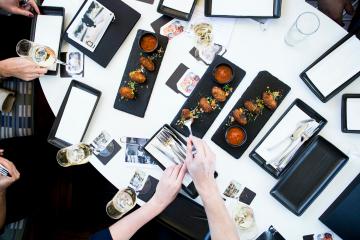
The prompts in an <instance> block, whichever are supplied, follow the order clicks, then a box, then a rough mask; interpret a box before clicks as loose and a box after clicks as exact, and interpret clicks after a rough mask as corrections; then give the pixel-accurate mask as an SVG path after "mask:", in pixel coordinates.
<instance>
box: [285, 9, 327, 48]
mask: <svg viewBox="0 0 360 240" xmlns="http://www.w3.org/2000/svg"><path fill="white" fill-rule="evenodd" d="M319 27H320V19H319V17H318V16H317V15H316V14H315V13H313V12H304V13H302V14H300V15H299V16H298V17H297V19H296V21H295V23H294V24H293V25H292V26H291V28H290V29H289V31H288V32H287V34H286V36H285V39H284V40H285V43H286V44H287V45H289V46H295V45H296V44H298V43H300V42H302V41H303V40H305V39H306V38H307V37H309V36H311V35H313V34H314V33H316V32H317V30H318V29H319Z"/></svg>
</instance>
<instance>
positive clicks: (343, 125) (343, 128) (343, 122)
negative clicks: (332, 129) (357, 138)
mask: <svg viewBox="0 0 360 240" xmlns="http://www.w3.org/2000/svg"><path fill="white" fill-rule="evenodd" d="M348 98H360V94H344V95H343V96H342V100H341V131H343V132H344V133H360V129H359V130H349V129H347V119H346V115H347V109H346V101H347V99H348Z"/></svg>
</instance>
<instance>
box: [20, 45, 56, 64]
mask: <svg viewBox="0 0 360 240" xmlns="http://www.w3.org/2000/svg"><path fill="white" fill-rule="evenodd" d="M16 52H17V54H18V55H19V56H20V57H28V58H30V59H31V60H32V61H33V62H34V63H36V64H38V65H39V66H40V67H45V68H50V67H52V66H53V65H54V64H55V63H56V62H57V56H56V53H55V51H54V50H52V49H51V48H50V47H47V46H44V45H41V44H36V43H34V42H31V41H29V40H26V39H23V40H21V41H19V42H18V44H17V45H16Z"/></svg>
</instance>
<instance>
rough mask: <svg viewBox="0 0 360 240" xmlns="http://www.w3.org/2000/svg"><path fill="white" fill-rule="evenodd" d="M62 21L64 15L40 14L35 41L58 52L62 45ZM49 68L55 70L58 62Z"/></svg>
mask: <svg viewBox="0 0 360 240" xmlns="http://www.w3.org/2000/svg"><path fill="white" fill-rule="evenodd" d="M62 22H63V17H62V16H52V15H38V16H37V20H36V29H35V38H34V42H35V43H38V44H42V45H45V46H48V47H50V48H51V49H52V50H54V51H55V53H56V54H57V53H58V52H59V46H60V38H61V27H62ZM48 69H49V70H50V71H55V70H56V64H54V65H53V66H52V67H49V68H48Z"/></svg>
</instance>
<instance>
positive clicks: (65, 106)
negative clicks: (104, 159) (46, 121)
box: [48, 80, 101, 148]
mask: <svg viewBox="0 0 360 240" xmlns="http://www.w3.org/2000/svg"><path fill="white" fill-rule="evenodd" d="M100 96H101V92H100V91H98V90H96V89H94V88H92V87H90V86H88V85H86V84H84V83H81V82H78V81H75V80H73V81H72V82H71V84H70V86H69V88H68V90H67V92H66V95H65V98H64V100H63V102H62V104H61V107H60V109H59V112H58V114H57V116H56V119H55V122H54V124H53V126H52V128H51V131H50V134H49V137H48V142H49V143H51V144H52V145H54V146H56V147H59V148H63V147H67V146H70V145H72V144H76V143H79V142H81V141H82V139H83V137H84V135H85V133H86V130H87V128H88V126H89V123H90V120H91V117H92V116H93V114H94V111H95V108H96V105H97V103H98V101H99V98H100Z"/></svg>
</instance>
